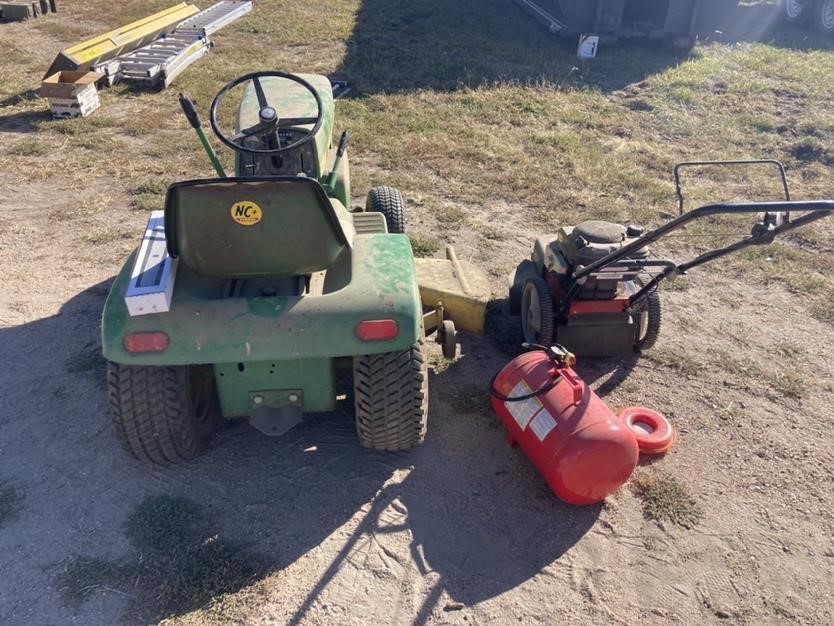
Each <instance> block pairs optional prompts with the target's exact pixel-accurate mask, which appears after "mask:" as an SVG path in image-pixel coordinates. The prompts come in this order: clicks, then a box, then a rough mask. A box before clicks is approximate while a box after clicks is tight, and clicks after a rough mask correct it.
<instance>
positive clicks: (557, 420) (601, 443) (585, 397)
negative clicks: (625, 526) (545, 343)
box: [492, 350, 639, 505]
mask: <svg viewBox="0 0 834 626" xmlns="http://www.w3.org/2000/svg"><path fill="white" fill-rule="evenodd" d="M557 377H558V380H556V382H555V385H552V387H551V388H550V389H548V387H549V386H550V385H551V384H552V383H553V381H554V379H555V378H557ZM540 389H541V390H546V391H543V392H542V393H538V394H535V393H534V392H535V391H536V390H540ZM492 391H493V394H492V406H493V408H494V409H495V412H496V413H498V416H499V418H500V419H501V421H502V422H503V423H504V425H505V426H506V428H507V431H508V434H509V439H510V444H511V445H518V446H520V447H521V449H522V450H523V451H524V453H525V454H526V455H527V456H528V457H529V458H530V460H531V461H532V462H533V465H535V466H536V468H537V469H538V470H539V472H540V473H541V474H542V475H543V476H544V478H545V480H546V481H547V484H548V485H550V488H551V489H552V490H553V492H554V493H555V494H556V495H557V496H558V497H559V498H561V499H562V500H564V501H565V502H567V503H569V504H576V505H587V504H594V503H596V502H600V501H602V500H604V499H605V498H606V497H607V496H609V495H610V494H612V493H613V492H615V491H616V490H617V489H618V488H620V487H621V486H622V485H623V484H625V483H626V481H628V479H629V477H630V476H631V474H632V472H633V471H634V468H635V467H636V466H637V459H638V456H639V450H638V445H637V439H636V437H635V435H634V433H633V432H631V431H630V430H629V429H628V428H627V427H626V426H625V424H623V422H622V421H621V420H620V419H618V418H617V416H616V415H614V413H612V412H611V409H609V408H608V405H606V404H605V402H604V401H603V400H602V399H601V398H600V397H599V396H598V395H597V394H595V393H594V392H593V390H591V388H590V387H588V385H586V384H585V382H584V381H582V379H580V378H579V376H578V375H577V374H576V372H574V371H573V369H571V368H570V367H557V366H556V365H555V364H554V362H553V361H552V360H551V359H550V358H549V357H548V355H547V354H546V353H545V352H544V351H543V350H536V351H532V352H527V353H525V354H522V355H521V356H519V357H517V358H516V359H514V360H513V361H511V362H510V363H509V364H507V365H506V366H505V367H504V369H502V370H501V371H500V372H499V373H498V376H496V378H495V382H494V384H493V390H492ZM524 396H529V397H528V398H527V399H523V400H514V399H516V398H521V397H524Z"/></svg>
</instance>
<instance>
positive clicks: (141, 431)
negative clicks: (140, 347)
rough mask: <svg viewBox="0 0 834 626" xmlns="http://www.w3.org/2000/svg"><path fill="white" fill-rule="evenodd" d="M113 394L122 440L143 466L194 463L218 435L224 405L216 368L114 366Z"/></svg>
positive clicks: (115, 419) (110, 395)
mask: <svg viewBox="0 0 834 626" xmlns="http://www.w3.org/2000/svg"><path fill="white" fill-rule="evenodd" d="M107 389H108V399H109V404H110V416H111V418H112V420H113V426H114V427H115V429H116V436H117V437H118V439H119V441H120V442H121V444H122V447H124V449H125V450H127V451H128V452H129V453H130V454H131V455H132V456H134V457H135V458H137V459H139V460H140V461H150V462H151V463H156V464H158V465H170V464H174V463H179V462H182V461H189V460H191V459H193V458H195V457H196V456H198V455H199V454H200V453H201V452H202V451H203V450H205V448H206V445H207V444H208V441H209V439H210V438H211V436H212V434H214V432H215V430H217V426H218V423H219V418H220V414H219V401H218V399H217V388H216V386H215V382H214V374H213V371H212V368H211V366H184V367H165V366H160V367H143V366H133V365H123V364H121V363H108V364H107Z"/></svg>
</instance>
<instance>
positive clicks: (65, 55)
mask: <svg viewBox="0 0 834 626" xmlns="http://www.w3.org/2000/svg"><path fill="white" fill-rule="evenodd" d="M199 11H200V9H199V8H197V7H196V6H194V5H193V4H188V3H187V2H181V3H180V4H177V5H174V6H172V7H170V8H168V9H165V10H164V11H160V12H159V13H154V14H153V15H149V16H148V17H144V18H142V19H141V20H137V21H136V22H133V23H132V24H128V25H127V26H122V27H121V28H117V29H116V30H112V31H110V32H109V33H104V34H103V35H98V36H97V37H93V38H92V39H88V40H87V41H84V42H82V43H79V44H76V45H74V46H71V47H69V48H66V49H65V50H62V51H61V52H60V53H59V54H58V56H57V57H56V58H55V61H53V63H52V66H51V67H50V68H49V71H48V72H47V75H50V74H53V73H55V72H58V71H60V70H85V69H89V68H90V67H91V66H92V65H93V64H95V63H98V62H99V61H107V60H109V59H112V58H114V57H117V56H119V55H120V54H123V53H125V52H130V51H132V50H135V49H136V48H140V47H142V46H144V45H147V44H149V43H151V42H152V41H154V40H155V39H157V38H158V37H159V36H160V35H164V34H167V33H170V32H171V31H173V30H174V29H175V28H176V27H177V25H178V24H179V23H180V22H182V21H183V20H185V19H187V18H189V17H191V16H192V15H194V14H195V13H198V12H199Z"/></svg>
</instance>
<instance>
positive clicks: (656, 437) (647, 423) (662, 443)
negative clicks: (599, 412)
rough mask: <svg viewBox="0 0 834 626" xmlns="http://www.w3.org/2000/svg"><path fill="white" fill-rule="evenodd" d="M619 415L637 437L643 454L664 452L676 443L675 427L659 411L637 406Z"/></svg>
mask: <svg viewBox="0 0 834 626" xmlns="http://www.w3.org/2000/svg"><path fill="white" fill-rule="evenodd" d="M619 417H620V419H621V420H622V421H623V423H624V424H625V425H626V427H627V428H628V429H629V430H630V431H631V432H633V433H634V436H635V437H636V438H637V446H638V447H639V448H640V453H641V454H664V453H666V452H668V451H669V450H671V449H672V446H674V445H675V439H676V434H675V429H674V428H672V424H670V423H669V420H667V419H666V418H665V417H663V415H661V414H660V413H658V412H657V411H653V410H651V409H647V408H645V407H642V406H635V407H631V408H628V409H624V410H623V411H622V412H621V413H620V415H619Z"/></svg>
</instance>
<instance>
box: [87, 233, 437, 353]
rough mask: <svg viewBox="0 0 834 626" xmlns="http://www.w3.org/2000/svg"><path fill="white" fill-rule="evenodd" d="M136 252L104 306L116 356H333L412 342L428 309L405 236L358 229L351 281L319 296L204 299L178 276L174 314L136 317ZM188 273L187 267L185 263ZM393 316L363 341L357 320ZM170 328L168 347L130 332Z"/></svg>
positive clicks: (106, 333)
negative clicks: (131, 348) (139, 347)
mask: <svg viewBox="0 0 834 626" xmlns="http://www.w3.org/2000/svg"><path fill="white" fill-rule="evenodd" d="M133 260H134V257H133V255H131V256H130V257H129V258H128V260H127V262H126V263H125V266H124V267H123V268H122V271H121V272H120V273H119V275H118V276H117V278H116V280H115V282H114V284H113V287H112V288H111V291H110V295H109V296H108V298H107V302H106V304H105V307H104V313H103V319H102V351H103V353H104V357H105V358H106V359H107V360H109V361H113V362H116V363H125V364H130V365H191V364H220V363H249V362H264V361H270V362H275V361H294V360H298V359H332V358H336V357H351V356H357V355H367V354H378V353H384V352H392V351H397V350H404V349H407V348H409V347H411V346H412V345H413V344H414V343H415V342H416V341H417V339H418V336H419V334H420V333H421V320H422V309H421V305H420V295H419V292H418V288H417V279H416V272H415V268H414V257H413V253H412V250H411V245H410V243H409V240H408V238H407V237H406V236H404V235H391V234H375V235H358V236H357V237H356V238H355V240H354V246H353V248H352V250H351V253H350V260H349V263H350V277H349V280H348V281H346V285H345V286H344V287H342V288H341V289H338V290H336V291H334V292H331V293H326V294H324V295H320V296H281V295H279V296H271V297H231V298H223V299H205V298H197V297H194V296H193V293H194V291H193V290H192V291H191V292H189V290H188V289H187V288H186V286H184V285H183V283H185V282H186V281H185V280H182V279H180V278H179V277H178V282H177V283H176V286H175V288H174V294H173V298H172V302H171V310H170V311H169V312H167V313H154V314H150V315H142V316H136V317H131V316H130V315H129V314H128V311H127V307H126V305H125V302H124V295H125V290H126V287H127V284H128V282H129V279H130V272H131V268H132V266H133ZM180 275H181V276H182V269H180ZM367 320H394V321H395V322H396V323H397V327H398V330H399V332H398V334H397V336H396V337H395V338H393V339H390V340H382V341H363V340H361V339H359V337H358V336H357V327H358V325H359V324H360V323H361V322H363V321H367ZM143 332H146V333H149V332H163V333H165V334H166V335H167V336H168V338H169V340H170V345H169V346H168V347H167V349H165V350H164V351H162V352H156V353H144V354H131V353H129V352H127V350H126V349H125V338H126V336H128V335H131V334H133V333H143Z"/></svg>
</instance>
